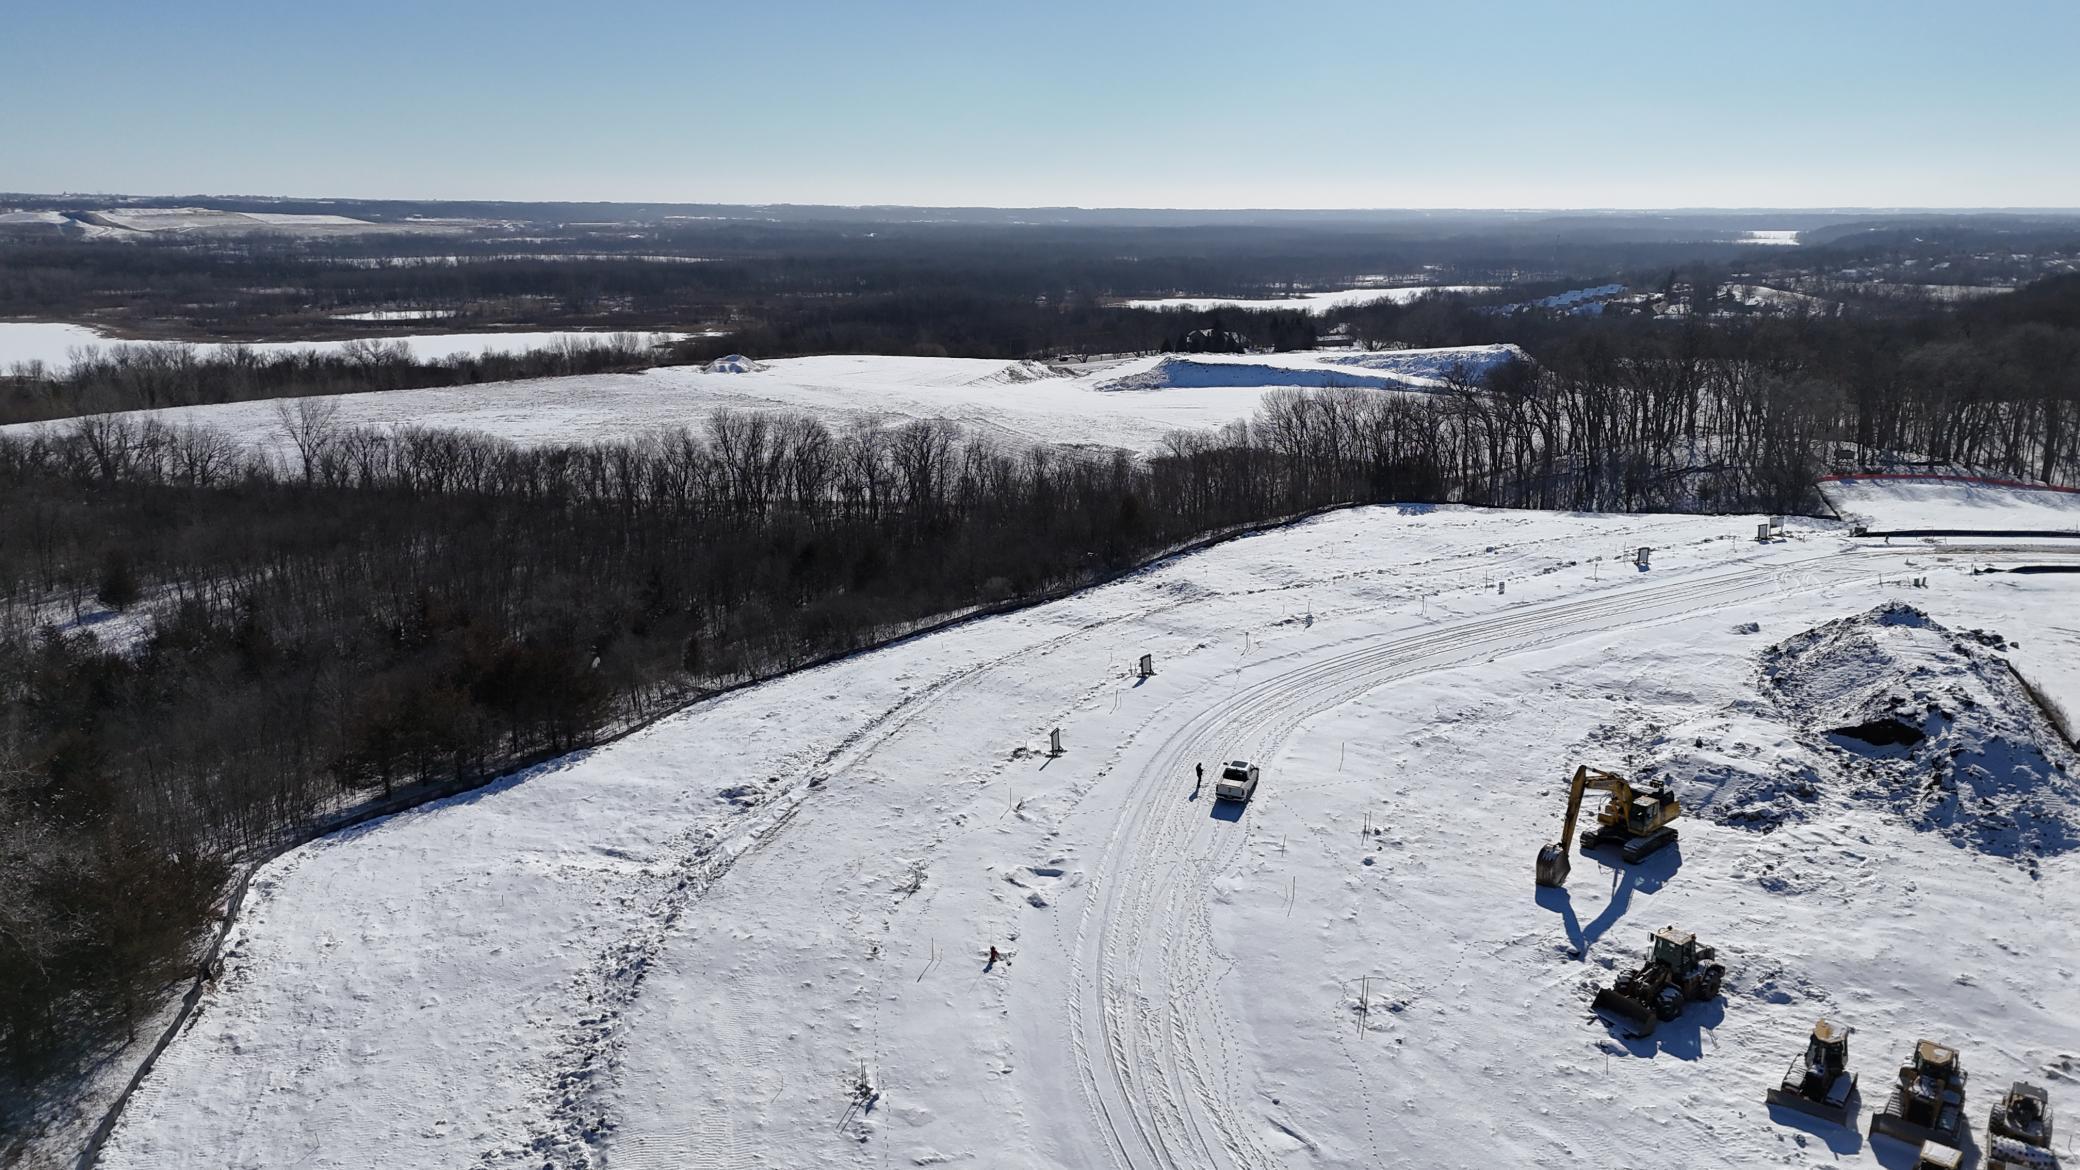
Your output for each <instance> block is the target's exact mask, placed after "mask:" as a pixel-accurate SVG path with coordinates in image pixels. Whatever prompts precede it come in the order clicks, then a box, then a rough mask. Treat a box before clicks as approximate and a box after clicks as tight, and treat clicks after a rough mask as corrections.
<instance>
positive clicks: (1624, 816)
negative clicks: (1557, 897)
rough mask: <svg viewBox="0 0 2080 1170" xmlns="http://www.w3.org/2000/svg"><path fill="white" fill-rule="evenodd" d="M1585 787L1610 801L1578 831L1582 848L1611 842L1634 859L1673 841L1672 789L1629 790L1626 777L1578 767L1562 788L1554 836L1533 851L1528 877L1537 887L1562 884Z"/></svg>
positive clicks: (1677, 811)
mask: <svg viewBox="0 0 2080 1170" xmlns="http://www.w3.org/2000/svg"><path fill="white" fill-rule="evenodd" d="M1591 789H1594V790H1596V791H1598V792H1607V793H1609V794H1610V799H1609V800H1608V801H1607V802H1606V803H1605V804H1604V806H1603V808H1602V809H1601V810H1599V811H1598V812H1597V814H1596V827H1595V828H1593V829H1589V830H1587V831H1585V832H1584V833H1583V834H1582V852H1584V853H1587V852H1589V851H1591V850H1593V849H1597V848H1601V847H1602V846H1605V845H1617V846H1620V850H1619V852H1620V853H1621V854H1622V855H1623V856H1624V858H1625V860H1626V861H1628V862H1636V861H1639V860H1640V859H1641V858H1643V857H1645V856H1647V855H1648V854H1650V853H1653V852H1654V851H1655V850H1658V849H1660V848H1662V847H1663V846H1666V845H1669V844H1672V843H1674V841H1675V839H1676V830H1675V827H1674V826H1673V825H1671V824H1670V823H1669V822H1670V821H1673V820H1675V819H1676V818H1677V817H1679V816H1681V815H1682V814H1683V806H1682V805H1681V804H1679V803H1677V801H1676V797H1675V794H1674V793H1673V792H1670V791H1669V790H1668V789H1666V788H1662V787H1655V788H1648V789H1639V788H1634V787H1633V786H1632V782H1631V781H1629V780H1627V779H1625V777H1623V776H1620V775H1618V774H1617V773H1615V772H1605V771H1602V770H1601V769H1595V768H1590V767H1588V766H1586V765H1584V766H1582V767H1578V768H1576V769H1575V770H1574V781H1573V783H1572V784H1570V785H1569V786H1568V794H1567V820H1566V821H1565V823H1564V824H1563V826H1562V828H1561V830H1560V840H1558V841H1556V842H1554V843H1553V844H1551V845H1547V846H1545V847H1544V848H1542V849H1540V850H1539V851H1538V865H1537V868H1536V869H1535V870H1533V876H1534V877H1535V879H1536V880H1537V882H1538V884H1539V885H1541V886H1563V885H1566V884H1567V873H1568V861H1567V847H1568V846H1569V845H1570V844H1572V843H1573V841H1574V826H1575V821H1576V819H1577V818H1578V817H1580V815H1581V811H1582V794H1583V793H1585V792H1587V791H1589V790H1591Z"/></svg>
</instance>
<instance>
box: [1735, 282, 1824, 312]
mask: <svg viewBox="0 0 2080 1170" xmlns="http://www.w3.org/2000/svg"><path fill="white" fill-rule="evenodd" d="M1726 295H1727V296H1730V297H1732V298H1733V299H1734V300H1736V301H1738V302H1740V303H1741V304H1743V305H1747V306H1749V307H1750V308H1757V309H1774V310H1776V311H1778V312H1784V313H1799V312H1806V313H1816V314H1819V315H1821V316H1836V315H1839V314H1840V313H1841V311H1842V305H1841V302H1839V301H1830V300H1828V299H1826V298H1824V297H1816V296H1812V295H1810V294H1808V293H1801V292H1791V291H1788V290H1786V289H1781V288H1771V287H1769V286H1768V285H1763V284H1729V285H1727V286H1726Z"/></svg>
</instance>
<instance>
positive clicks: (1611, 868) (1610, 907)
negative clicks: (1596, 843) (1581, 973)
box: [1536, 841, 1683, 962]
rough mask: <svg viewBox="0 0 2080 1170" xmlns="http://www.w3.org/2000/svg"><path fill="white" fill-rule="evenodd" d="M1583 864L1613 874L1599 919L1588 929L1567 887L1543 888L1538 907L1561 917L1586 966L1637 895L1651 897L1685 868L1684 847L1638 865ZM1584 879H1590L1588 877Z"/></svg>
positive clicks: (1592, 857)
mask: <svg viewBox="0 0 2080 1170" xmlns="http://www.w3.org/2000/svg"><path fill="white" fill-rule="evenodd" d="M1583 860H1587V861H1594V862H1595V863H1596V864H1597V865H1599V866H1601V867H1602V868H1603V869H1604V870H1605V871H1607V872H1608V873H1609V874H1610V889H1611V896H1610V899H1609V900H1608V901H1606V902H1605V903H1604V904H1603V909H1602V910H1600V911H1598V912H1597V914H1596V917H1595V918H1592V919H1590V920H1589V923H1588V925H1587V926H1584V925H1583V924H1582V922H1581V919H1580V918H1578V917H1576V915H1575V912H1574V899H1573V898H1572V897H1571V896H1570V895H1569V894H1568V892H1567V889H1566V887H1564V886H1562V887H1558V888H1555V887H1550V886H1539V887H1537V888H1536V890H1537V898H1538V904H1539V905H1540V906H1542V907H1544V908H1545V909H1547V910H1551V911H1553V912H1554V913H1556V914H1558V915H1560V917H1561V919H1562V921H1563V922H1564V923H1565V924H1566V927H1567V938H1568V941H1569V942H1570V943H1572V944H1573V946H1574V953H1575V957H1576V958H1578V959H1581V960H1582V961H1584V962H1586V961H1588V958H1589V948H1590V947H1592V946H1595V945H1596V940H1598V939H1600V938H1602V937H1603V936H1604V934H1605V932H1607V931H1609V930H1610V928H1611V927H1613V926H1616V925H1617V924H1618V921H1619V920H1620V919H1622V918H1624V917H1625V911H1626V910H1627V909H1629V908H1630V907H1631V905H1632V895H1633V893H1634V892H1635V891H1638V892H1642V893H1648V894H1651V893H1653V892H1654V891H1656V890H1658V889H1660V888H1661V887H1662V886H1664V885H1666V884H1667V883H1668V880H1669V879H1670V878H1672V877H1674V876H1675V874H1676V871H1677V870H1679V869H1681V868H1682V867H1683V845H1682V842H1680V841H1677V842H1675V843H1673V844H1671V845H1669V846H1667V847H1666V848H1664V849H1661V850H1660V851H1658V852H1656V853H1653V854H1650V855H1648V856H1647V857H1644V858H1642V859H1640V861H1639V862H1638V863H1637V864H1634V865H1626V864H1624V863H1623V862H1617V861H1610V860H1606V859H1604V858H1602V857H1598V856H1596V855H1594V854H1588V855H1585V856H1584V858H1583ZM1584 876H1587V875H1586V873H1585V874H1584Z"/></svg>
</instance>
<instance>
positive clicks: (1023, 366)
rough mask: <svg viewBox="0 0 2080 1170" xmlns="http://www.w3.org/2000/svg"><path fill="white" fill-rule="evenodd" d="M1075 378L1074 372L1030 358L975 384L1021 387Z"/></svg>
mask: <svg viewBox="0 0 2080 1170" xmlns="http://www.w3.org/2000/svg"><path fill="white" fill-rule="evenodd" d="M1074 376H1075V371H1074V370H1067V369H1063V368H1062V367H1060V366H1050V365H1048V364H1047V363H1046V362H1036V361H1033V360H1031V359H1030V358H1029V359H1027V360H1025V361H1019V362H1012V363H1011V364H1010V365H1008V366H1005V367H1004V368H1003V369H1001V370H998V371H997V372H996V373H994V374H984V375H983V376H981V377H980V378H977V379H975V381H974V383H973V384H974V385H977V386H993V385H994V386H1020V385H1024V384H1025V383H1027V382H1044V381H1047V380H1048V379H1050V378H1071V377H1074Z"/></svg>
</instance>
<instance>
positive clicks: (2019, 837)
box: [1759, 602, 2080, 859]
mask: <svg viewBox="0 0 2080 1170" xmlns="http://www.w3.org/2000/svg"><path fill="white" fill-rule="evenodd" d="M2005 647H2006V642H2005V640H2004V639H2002V638H2001V636H2000V635H1998V634H1994V633H1988V632H1986V631H1982V630H1951V629H1948V628H1946V627H1944V626H1943V625H1941V624H1939V623H1937V622H1936V621H1934V620H1933V619H1931V618H1930V617H1929V616H1928V615H1927V614H1925V613H1923V612H1921V611H1920V610H1918V609H1916V608H1914V607H1913V606H1910V605H1906V604H1903V603H1898V602H1895V603H1892V604H1889V605H1884V606H1880V607H1878V608H1876V609H1873V610H1870V611H1869V612H1867V613H1862V614H1858V615H1855V616H1853V617H1846V618H1840V619H1838V620H1835V621H1831V622H1827V623H1825V624H1824V625H1820V626H1817V627H1815V628H1813V629H1811V630H1808V631H1806V632H1804V633H1802V634H1798V635H1795V636H1793V637H1791V638H1788V639H1786V640H1784V641H1782V642H1779V643H1778V644H1776V645H1775V646H1772V647H1770V648H1769V649H1768V650H1766V651H1764V652H1763V655H1762V677H1761V679H1760V682H1759V685H1760V687H1761V689H1762V691H1763V693H1764V694H1765V695H1766V696H1768V697H1769V698H1770V699H1772V700H1774V702H1775V703H1776V705H1777V707H1778V709H1779V710H1780V711H1781V712H1782V714H1783V717H1784V720H1785V722H1786V723H1787V724H1789V725H1791V726H1792V727H1793V728H1795V729H1796V731H1797V734H1798V736H1799V737H1800V738H1801V739H1802V740H1803V741H1805V742H1806V743H1807V744H1809V745H1811V746H1813V747H1815V748H1816V749H1818V750H1817V751H1816V755H1818V756H1819V757H1820V759H1821V761H1822V762H1821V768H1822V770H1823V771H1824V772H1829V773H1833V774H1835V775H1837V776H1839V777H1840V778H1841V779H1842V780H1844V781H1846V782H1847V784H1846V789H1847V791H1848V792H1849V794H1850V795H1851V797H1852V798H1854V799H1857V800H1862V801H1867V802H1874V803H1879V804H1883V805H1887V806H1890V807H1892V808H1894V809H1895V810H1896V811H1897V812H1899V813H1900V815H1902V816H1904V817H1906V818H1907V820H1908V821H1909V822H1910V823H1911V824H1913V825H1914V827H1916V828H1918V829H1921V830H1924V831H1927V832H1933V833H1939V834H1941V835H1942V836H1944V837H1947V838H1949V840H1950V841H1951V842H1952V843H1953V844H1956V845H1958V846H1960V847H1963V848H1967V849H1973V850H1977V851H1979V852H1982V853H1990V854H1994V855H1997V856H2002V857H2011V858H2017V859H2026V858H2030V857H2035V856H2042V855H2047V854H2057V853H2064V852H2067V851H2068V850H2071V849H2073V848H2075V847H2076V846H2080V785H2076V784H2075V781H2074V768H2075V766H2076V764H2080V759H2076V758H2075V756H2074V753H2073V752H2072V751H2071V750H2070V749H2068V748H2067V747H2065V745H2063V744H2062V743H2060V742H2059V741H2058V738H2057V737H2056V735H2055V734H2053V733H2052V731H2051V729H2050V728H2049V726H2048V725H2047V724H2046V722H2045V720H2044V718H2043V715H2042V714H2041V713H2040V712H2039V711H2038V710H2037V708H2036V706H2035V704H2034V703H2033V702H2032V701H2031V699H2030V698H2029V695H2028V694H2027V693H2026V692H2025V691H2024V690H2023V689H2022V687H2021V685H2020V684H2018V683H2017V682H2016V681H2015V677H2014V675H2013V674H2012V673H2011V672H2010V671H2009V669H2008V666H2007V663H2006V662H2005V661H2004V660H2003V659H2002V658H2001V657H2000V656H1999V655H1997V654H1996V653H1994V651H1996V650H2000V649H2003V648H2005Z"/></svg>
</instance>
